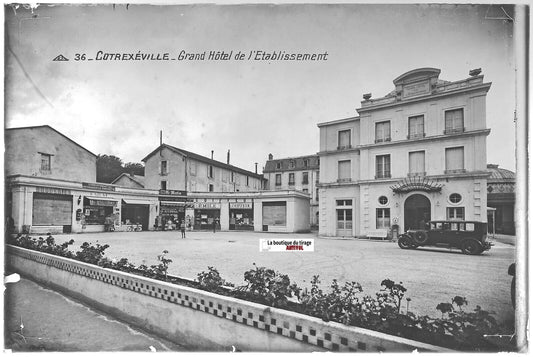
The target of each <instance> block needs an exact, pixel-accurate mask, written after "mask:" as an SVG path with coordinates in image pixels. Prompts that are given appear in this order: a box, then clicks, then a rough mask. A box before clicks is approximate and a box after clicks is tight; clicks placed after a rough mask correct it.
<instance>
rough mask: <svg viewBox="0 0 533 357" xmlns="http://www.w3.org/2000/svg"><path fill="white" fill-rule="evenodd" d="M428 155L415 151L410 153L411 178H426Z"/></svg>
mask: <svg viewBox="0 0 533 357" xmlns="http://www.w3.org/2000/svg"><path fill="white" fill-rule="evenodd" d="M425 160H426V153H425V152H424V151H413V152H410V153H409V176H424V175H425V174H426V172H425V171H426V165H425Z"/></svg>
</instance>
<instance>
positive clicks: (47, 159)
mask: <svg viewBox="0 0 533 357" xmlns="http://www.w3.org/2000/svg"><path fill="white" fill-rule="evenodd" d="M51 170H52V155H49V154H41V171H51Z"/></svg>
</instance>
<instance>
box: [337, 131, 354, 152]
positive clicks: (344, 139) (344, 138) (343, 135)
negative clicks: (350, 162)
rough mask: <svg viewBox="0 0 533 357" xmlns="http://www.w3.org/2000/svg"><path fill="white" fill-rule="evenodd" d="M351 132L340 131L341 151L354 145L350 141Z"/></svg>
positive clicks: (339, 146)
mask: <svg viewBox="0 0 533 357" xmlns="http://www.w3.org/2000/svg"><path fill="white" fill-rule="evenodd" d="M350 132H351V130H349V129H348V130H341V131H339V145H338V148H339V149H346V148H349V147H350V145H351V144H352V142H351V139H350Z"/></svg>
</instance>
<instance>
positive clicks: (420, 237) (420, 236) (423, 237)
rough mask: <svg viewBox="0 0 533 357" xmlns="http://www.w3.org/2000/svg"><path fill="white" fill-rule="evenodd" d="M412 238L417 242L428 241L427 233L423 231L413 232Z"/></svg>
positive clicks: (424, 242)
mask: <svg viewBox="0 0 533 357" xmlns="http://www.w3.org/2000/svg"><path fill="white" fill-rule="evenodd" d="M414 239H415V242H416V243H417V244H420V245H422V244H426V243H427V241H428V234H427V233H426V232H424V231H416V232H414Z"/></svg>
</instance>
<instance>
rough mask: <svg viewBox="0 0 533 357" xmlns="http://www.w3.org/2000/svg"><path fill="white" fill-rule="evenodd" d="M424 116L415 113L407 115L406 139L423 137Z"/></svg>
mask: <svg viewBox="0 0 533 357" xmlns="http://www.w3.org/2000/svg"><path fill="white" fill-rule="evenodd" d="M424 136H425V134H424V116H423V115H417V116H414V117H409V135H408V136H407V138H408V139H413V138H422V137H424Z"/></svg>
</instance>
